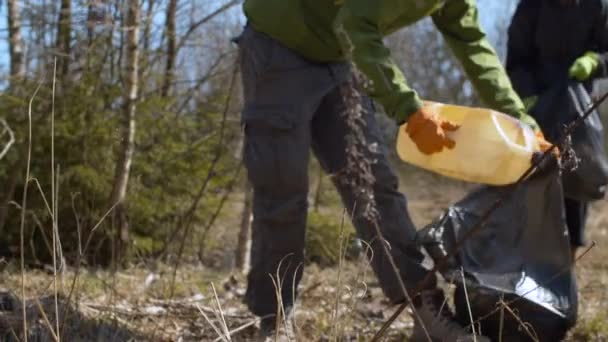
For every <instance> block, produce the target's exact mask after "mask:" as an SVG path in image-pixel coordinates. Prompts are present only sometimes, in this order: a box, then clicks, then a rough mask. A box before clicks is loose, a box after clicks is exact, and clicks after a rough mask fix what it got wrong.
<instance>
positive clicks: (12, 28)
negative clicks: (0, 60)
mask: <svg viewBox="0 0 608 342" xmlns="http://www.w3.org/2000/svg"><path fill="white" fill-rule="evenodd" d="M7 7H8V13H7V19H8V43H9V51H10V56H9V57H10V63H11V71H10V72H11V78H10V81H9V87H10V89H11V91H13V92H18V89H17V88H18V85H19V81H20V79H21V78H23V76H24V75H25V58H24V55H23V40H22V38H21V15H20V12H19V8H18V6H17V0H8V2H7ZM9 170H12V171H11V172H10V173H9V175H8V177H7V178H6V180H5V184H3V188H4V189H3V191H2V192H0V194H1V196H0V231H2V229H3V228H4V225H5V224H6V220H7V218H8V209H9V203H10V201H11V200H12V199H13V197H14V196H15V191H16V190H17V184H18V183H19V180H20V179H19V174H20V173H21V158H19V159H18V160H17V161H16V162H15V163H14V164H13V165H11V166H10V167H9Z"/></svg>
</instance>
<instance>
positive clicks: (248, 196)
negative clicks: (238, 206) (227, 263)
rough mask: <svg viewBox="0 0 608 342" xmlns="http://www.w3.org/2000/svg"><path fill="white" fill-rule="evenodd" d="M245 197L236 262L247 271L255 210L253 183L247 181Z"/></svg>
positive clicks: (237, 265) (240, 268)
mask: <svg viewBox="0 0 608 342" xmlns="http://www.w3.org/2000/svg"><path fill="white" fill-rule="evenodd" d="M243 193H244V195H245V199H244V200H243V211H242V213H241V227H240V229H239V235H238V240H237V245H236V253H235V259H234V260H235V264H236V268H237V270H239V271H240V272H242V273H247V271H248V270H249V254H250V251H251V234H250V231H251V221H252V218H253V216H252V212H253V196H252V190H251V184H250V183H249V182H248V181H245V186H244V189H243Z"/></svg>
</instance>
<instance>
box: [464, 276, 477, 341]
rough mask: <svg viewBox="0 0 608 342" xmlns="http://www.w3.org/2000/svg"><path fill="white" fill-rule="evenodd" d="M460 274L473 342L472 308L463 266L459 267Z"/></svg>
mask: <svg viewBox="0 0 608 342" xmlns="http://www.w3.org/2000/svg"><path fill="white" fill-rule="evenodd" d="M460 275H461V276H462V288H463V290H464V298H465V300H466V302H467V310H468V312H469V319H470V321H471V331H472V332H473V342H477V334H476V333H475V324H474V323H473V310H471V301H470V300H469V291H468V290H467V280H466V279H465V277H464V268H462V267H461V268H460Z"/></svg>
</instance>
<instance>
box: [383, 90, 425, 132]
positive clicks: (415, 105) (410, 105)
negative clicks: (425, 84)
mask: <svg viewBox="0 0 608 342" xmlns="http://www.w3.org/2000/svg"><path fill="white" fill-rule="evenodd" d="M423 104H424V103H423V102H422V100H421V99H420V98H418V97H414V98H413V99H411V100H408V101H404V102H403V103H402V104H401V105H400V106H397V109H396V110H395V111H394V112H393V113H389V116H390V117H392V118H393V120H395V122H396V123H397V125H398V126H401V125H403V124H404V123H406V122H407V120H408V119H409V118H410V116H412V115H413V114H414V113H416V112H417V111H418V110H420V108H422V106H423Z"/></svg>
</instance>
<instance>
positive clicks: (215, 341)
mask: <svg viewBox="0 0 608 342" xmlns="http://www.w3.org/2000/svg"><path fill="white" fill-rule="evenodd" d="M272 316H273V315H266V316H263V317H258V318H256V319H253V320H251V321H249V322H247V323H245V324H243V325H241V326H240V327H238V328H234V329H232V330H230V332H229V333H230V335H234V334H236V333H238V332H241V331H243V330H245V329H247V328H249V327H250V326H253V325H255V324H256V323H257V322H259V321H261V320H262V319H265V318H270V317H272ZM222 340H223V338H222V336H220V337H218V338H216V339H215V340H213V342H220V341H222Z"/></svg>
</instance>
